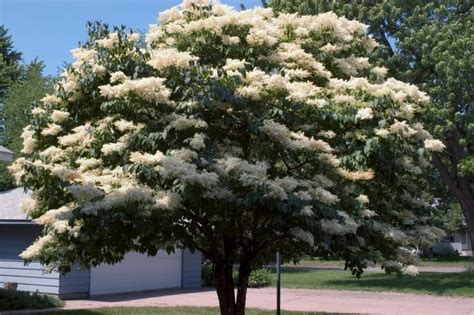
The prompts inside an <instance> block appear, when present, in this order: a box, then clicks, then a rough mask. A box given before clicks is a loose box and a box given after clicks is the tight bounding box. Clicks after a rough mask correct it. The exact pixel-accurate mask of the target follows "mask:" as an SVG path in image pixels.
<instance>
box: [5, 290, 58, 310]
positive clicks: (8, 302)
mask: <svg viewBox="0 0 474 315" xmlns="http://www.w3.org/2000/svg"><path fill="white" fill-rule="evenodd" d="M63 305H64V302H63V301H61V300H60V299H58V298H57V297H54V296H50V295H43V294H36V293H33V294H32V293H29V292H24V291H15V290H10V289H0V311H8V310H20V309H40V308H49V307H59V306H63Z"/></svg>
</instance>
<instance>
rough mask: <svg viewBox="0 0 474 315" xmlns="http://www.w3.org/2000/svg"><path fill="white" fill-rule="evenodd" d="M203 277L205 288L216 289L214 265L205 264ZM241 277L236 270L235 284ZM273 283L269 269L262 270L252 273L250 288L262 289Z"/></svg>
mask: <svg viewBox="0 0 474 315" xmlns="http://www.w3.org/2000/svg"><path fill="white" fill-rule="evenodd" d="M201 274H202V277H201V284H202V286H203V287H214V285H215V284H214V282H215V281H214V274H213V270H212V265H211V264H209V263H205V264H203V266H202V272H201ZM238 277H239V272H238V271H237V270H234V272H233V274H232V278H233V279H234V283H237V279H238ZM272 283H273V275H272V272H271V271H270V270H268V269H265V268H262V269H257V270H254V271H252V273H251V274H250V277H249V285H248V286H249V287H250V288H262V287H268V286H270V285H272Z"/></svg>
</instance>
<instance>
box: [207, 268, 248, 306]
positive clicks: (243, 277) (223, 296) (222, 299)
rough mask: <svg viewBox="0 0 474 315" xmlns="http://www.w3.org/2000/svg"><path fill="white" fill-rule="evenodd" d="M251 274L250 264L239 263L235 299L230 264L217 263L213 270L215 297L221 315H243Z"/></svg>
mask: <svg viewBox="0 0 474 315" xmlns="http://www.w3.org/2000/svg"><path fill="white" fill-rule="evenodd" d="M250 272H251V267H250V263H248V262H246V261H241V264H240V266H239V278H238V282H237V299H236V297H235V290H234V280H233V277H232V273H233V265H232V263H223V262H221V263H217V264H215V268H214V276H215V280H216V291H217V297H218V298H219V308H220V311H221V314H222V315H244V314H245V302H246V297H247V287H248V283H249V276H250Z"/></svg>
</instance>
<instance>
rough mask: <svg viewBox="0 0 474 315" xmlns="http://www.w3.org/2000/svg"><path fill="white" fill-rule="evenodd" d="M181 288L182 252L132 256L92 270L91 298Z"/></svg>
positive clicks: (132, 254)
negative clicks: (152, 255) (102, 295)
mask: <svg viewBox="0 0 474 315" xmlns="http://www.w3.org/2000/svg"><path fill="white" fill-rule="evenodd" d="M180 285H181V251H179V250H177V251H176V253H174V254H171V255H168V254H167V253H166V252H164V251H159V252H158V254H157V255H156V256H154V257H148V256H147V255H142V254H138V253H129V254H127V255H126V256H125V259H124V260H123V261H122V262H120V263H118V264H115V265H101V266H98V267H96V268H92V269H91V281H90V295H99V294H111V293H120V292H132V291H144V290H155V289H164V288H177V287H180Z"/></svg>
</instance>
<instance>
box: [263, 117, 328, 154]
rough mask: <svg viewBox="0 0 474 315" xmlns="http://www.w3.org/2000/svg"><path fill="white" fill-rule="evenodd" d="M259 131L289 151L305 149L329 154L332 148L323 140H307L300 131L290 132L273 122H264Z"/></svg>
mask: <svg viewBox="0 0 474 315" xmlns="http://www.w3.org/2000/svg"><path fill="white" fill-rule="evenodd" d="M260 130H261V131H262V132H263V133H265V134H267V135H268V136H269V137H270V138H271V139H272V140H274V141H276V142H278V143H280V144H281V145H283V146H284V147H285V148H287V149H290V150H297V149H305V150H310V151H317V152H331V151H332V148H331V146H330V145H329V144H328V143H327V142H324V141H323V140H319V139H318V140H315V139H314V138H312V137H311V138H308V137H306V136H305V135H304V133H303V132H302V131H300V132H291V131H290V130H289V129H288V128H287V127H286V126H284V125H282V124H279V123H277V122H275V121H273V120H265V121H264V122H263V126H262V127H260Z"/></svg>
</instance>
